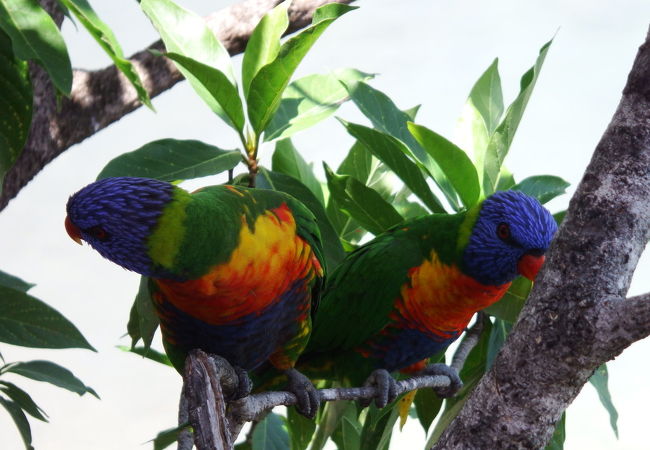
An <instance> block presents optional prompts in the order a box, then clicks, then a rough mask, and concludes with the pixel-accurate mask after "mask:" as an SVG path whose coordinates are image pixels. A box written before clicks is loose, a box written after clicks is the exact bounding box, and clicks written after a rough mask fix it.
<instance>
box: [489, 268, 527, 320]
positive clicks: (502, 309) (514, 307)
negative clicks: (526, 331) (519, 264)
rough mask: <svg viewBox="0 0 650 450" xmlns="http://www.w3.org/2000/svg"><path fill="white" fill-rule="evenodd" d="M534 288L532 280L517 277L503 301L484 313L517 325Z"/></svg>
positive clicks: (491, 306)
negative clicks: (520, 313) (522, 309)
mask: <svg viewBox="0 0 650 450" xmlns="http://www.w3.org/2000/svg"><path fill="white" fill-rule="evenodd" d="M532 287H533V283H532V282H531V281H530V280H528V279H527V278H524V277H517V278H515V281H513V282H512V285H511V286H510V289H508V292H506V294H505V295H504V296H503V297H502V298H501V300H499V301H498V302H496V303H494V304H492V305H490V306H488V307H487V308H485V309H484V310H483V311H484V312H486V313H488V314H490V315H491V316H494V317H497V318H499V319H501V320H505V321H506V322H510V323H515V322H516V321H517V317H519V312H520V311H521V308H523V307H524V303H525V302H526V299H527V298H528V294H530V290H531V289H532Z"/></svg>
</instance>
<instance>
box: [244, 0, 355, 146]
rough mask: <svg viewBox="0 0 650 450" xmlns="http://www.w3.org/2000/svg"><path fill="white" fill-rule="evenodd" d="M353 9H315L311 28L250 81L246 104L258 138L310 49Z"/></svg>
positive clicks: (333, 6)
mask: <svg viewBox="0 0 650 450" xmlns="http://www.w3.org/2000/svg"><path fill="white" fill-rule="evenodd" d="M353 9H356V8H355V7H352V6H348V5H343V4H338V3H330V4H326V5H323V6H321V7H320V8H318V9H317V10H316V12H314V16H313V19H312V25H311V26H309V27H307V28H305V29H304V30H303V31H302V32H300V33H299V34H297V35H295V36H293V37H292V38H290V39H289V40H287V41H286V42H285V43H284V44H282V46H281V47H280V51H279V53H278V55H277V57H276V58H275V59H274V60H273V61H272V62H271V63H269V64H267V65H266V66H264V67H262V68H261V69H260V70H259V71H258V72H257V74H256V75H255V76H254V77H253V79H252V80H251V84H250V89H249V91H248V95H247V96H246V100H247V103H248V118H249V119H250V123H251V126H252V128H253V131H254V132H255V134H256V135H258V136H259V135H260V134H261V133H262V131H264V130H265V129H266V127H267V125H268V124H269V122H270V120H271V118H272V117H273V115H274V114H275V112H276V110H277V109H278V107H279V105H280V100H281V98H282V94H283V93H284V90H285V88H286V87H287V84H289V80H290V79H291V76H292V75H293V72H294V71H295V70H296V68H297V67H298V64H300V62H301V61H302V59H303V58H304V57H305V55H306V54H307V52H308V51H309V49H310V48H311V47H312V45H313V44H314V43H315V42H316V40H317V39H318V38H319V37H320V35H321V34H323V32H324V31H325V29H326V28H327V27H328V26H329V25H330V24H331V23H332V22H333V21H334V20H336V19H337V18H338V17H340V16H342V15H343V14H345V13H347V12H348V11H351V10H353Z"/></svg>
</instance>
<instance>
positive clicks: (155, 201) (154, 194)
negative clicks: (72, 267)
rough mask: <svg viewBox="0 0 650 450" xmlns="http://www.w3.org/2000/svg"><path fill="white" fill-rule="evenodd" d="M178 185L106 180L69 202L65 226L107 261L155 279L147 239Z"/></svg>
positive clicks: (131, 180) (146, 181)
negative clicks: (152, 276) (175, 186)
mask: <svg viewBox="0 0 650 450" xmlns="http://www.w3.org/2000/svg"><path fill="white" fill-rule="evenodd" d="M173 189H174V186H173V185H171V184H170V183H167V182H164V181H158V180H152V179H149V178H131V177H116V178H105V179H103V180H100V181H96V182H95V183H92V184H89V185H88V186H86V187H85V188H83V189H81V190H80V191H79V192H77V193H76V194H74V195H73V196H72V197H70V199H69V200H68V204H67V206H66V210H67V213H68V216H67V217H66V219H65V227H66V230H67V231H68V234H69V235H70V237H71V238H72V239H74V240H75V241H77V242H78V243H81V239H83V240H84V241H86V242H88V243H89V244H90V245H91V246H92V247H93V248H94V249H95V250H97V251H98V252H99V253H100V254H101V255H102V256H103V257H104V258H107V259H109V260H111V261H113V262H114V263H116V264H119V265H120V266H122V267H124V268H126V269H129V270H133V271H134V272H138V273H140V274H142V275H151V271H152V265H153V264H152V261H151V259H150V258H149V256H148V253H147V250H148V249H147V239H148V238H149V236H150V234H151V232H152V230H153V228H154V227H155V226H156V224H157V222H158V218H159V217H160V215H161V214H162V212H163V209H164V208H165V206H166V205H167V204H168V203H169V201H170V200H171V199H172V194H173Z"/></svg>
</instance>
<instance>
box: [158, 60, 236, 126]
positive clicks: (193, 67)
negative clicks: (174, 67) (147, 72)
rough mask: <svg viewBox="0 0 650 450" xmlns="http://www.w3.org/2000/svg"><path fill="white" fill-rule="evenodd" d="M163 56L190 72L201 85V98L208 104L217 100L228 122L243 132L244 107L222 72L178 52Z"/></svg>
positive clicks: (234, 87)
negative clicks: (206, 96)
mask: <svg viewBox="0 0 650 450" xmlns="http://www.w3.org/2000/svg"><path fill="white" fill-rule="evenodd" d="M165 56H167V57H168V58H169V59H171V60H173V61H176V62H177V63H178V64H180V66H181V67H184V68H185V69H186V70H187V71H188V72H189V73H191V74H192V76H194V79H195V80H196V82H197V83H199V84H200V85H201V86H202V87H203V89H202V90H201V91H200V92H198V94H199V95H201V96H202V98H203V100H204V101H205V102H206V103H207V104H208V105H210V104H212V103H214V102H217V103H218V104H219V106H220V107H221V109H222V110H223V111H224V113H225V114H226V115H227V116H228V119H229V124H230V125H232V126H233V128H234V129H235V130H236V131H238V132H239V133H240V134H241V133H243V132H244V121H245V119H244V107H243V106H242V103H241V99H240V98H239V92H238V91H237V87H236V86H234V85H233V84H232V83H231V82H230V80H229V79H228V77H227V76H226V75H225V74H224V73H223V72H221V71H220V70H218V69H215V68H214V67H211V66H209V65H207V64H203V63H202V62H199V61H196V60H195V59H192V58H189V57H187V56H183V55H180V54H178V53H166V54H165ZM206 94H207V95H209V98H204V97H203V95H206Z"/></svg>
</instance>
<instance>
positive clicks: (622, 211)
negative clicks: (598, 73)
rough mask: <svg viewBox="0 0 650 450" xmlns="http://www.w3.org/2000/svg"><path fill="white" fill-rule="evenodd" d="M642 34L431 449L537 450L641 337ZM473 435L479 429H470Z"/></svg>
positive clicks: (645, 86) (648, 183) (649, 209)
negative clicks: (464, 394) (591, 144)
mask: <svg viewBox="0 0 650 450" xmlns="http://www.w3.org/2000/svg"><path fill="white" fill-rule="evenodd" d="M649 80H650V33H649V34H648V37H647V40H646V43H645V44H644V45H643V46H641V48H640V49H639V52H638V54H637V57H636V60H635V62H634V65H633V67H632V70H631V72H630V75H629V78H628V82H627V85H626V87H625V90H624V92H623V97H622V100H621V103H620V104H619V107H618V109H617V111H616V113H615V114H614V117H613V118H612V121H611V123H610V125H609V126H608V128H607V130H606V131H605V133H604V135H603V137H602V138H601V141H600V142H599V144H598V146H597V147H596V150H595V151H594V155H593V157H592V160H591V162H590V164H589V166H588V168H587V170H586V172H585V175H584V177H583V179H582V181H581V183H580V185H579V186H578V189H577V191H576V194H575V195H574V197H573V198H572V200H571V203H570V205H569V209H568V212H567V215H566V218H565V220H564V222H563V224H562V226H561V227H560V230H559V232H558V234H557V236H556V238H555V240H554V242H553V244H552V246H551V249H550V251H549V254H548V259H547V263H546V265H545V267H544V269H543V270H542V272H541V273H540V276H539V277H538V280H537V283H536V284H535V286H534V288H533V291H532V292H531V295H530V297H529V299H528V301H527V303H526V305H525V306H524V308H523V310H522V312H521V314H520V316H519V320H518V322H517V323H516V325H515V327H514V329H513V331H512V333H511V334H510V335H509V336H508V339H507V341H506V344H505V345H504V347H503V348H502V350H501V352H500V353H499V354H498V356H497V358H496V359H495V362H494V365H493V366H492V368H491V370H490V371H488V373H487V374H486V375H485V376H484V377H483V379H482V380H481V382H480V383H479V385H478V386H477V388H476V389H475V391H474V392H473V393H472V394H471V396H470V398H469V399H468V400H467V402H466V403H465V405H464V407H463V409H462V410H461V412H460V413H459V415H458V417H457V418H456V420H455V421H454V422H453V423H452V424H451V425H450V426H449V428H448V429H447V430H446V431H445V433H444V434H443V435H442V437H441V438H440V440H439V441H438V443H437V444H436V445H435V448H504V447H508V448H514V447H516V448H543V447H544V446H545V444H546V443H547V442H548V440H549V439H550V438H551V436H552V434H553V430H554V427H555V423H556V422H557V421H558V419H559V418H560V416H561V414H562V412H563V411H564V410H565V409H566V407H567V406H568V405H569V404H570V403H571V402H572V401H573V399H574V398H575V397H576V395H577V394H578V393H579V392H580V390H581V388H582V386H583V385H584V384H585V383H586V382H587V380H588V379H589V377H590V376H591V375H592V373H593V371H594V370H595V369H596V368H597V367H598V366H600V365H601V364H602V363H604V362H606V361H608V360H610V359H612V358H613V357H614V356H616V355H617V354H619V353H620V352H621V351H622V350H623V349H624V348H625V347H627V346H628V345H630V343H632V342H633V341H634V340H637V339H640V338H642V337H644V336H646V335H647V334H648V323H649V321H648V318H649V316H650V308H649V307H648V305H647V304H644V300H645V301H647V300H648V296H647V295H645V296H641V297H637V298H632V299H629V300H625V296H626V293H627V290H628V288H629V284H630V280H631V278H632V274H633V272H634V269H635V267H636V265H637V262H638V259H639V256H640V255H641V253H642V251H643V249H644V248H645V246H646V243H647V242H648V238H649V237H650V234H649V233H650V82H649ZM478 429H480V433H477V432H476V430H478Z"/></svg>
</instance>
